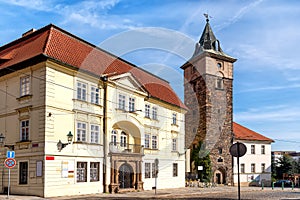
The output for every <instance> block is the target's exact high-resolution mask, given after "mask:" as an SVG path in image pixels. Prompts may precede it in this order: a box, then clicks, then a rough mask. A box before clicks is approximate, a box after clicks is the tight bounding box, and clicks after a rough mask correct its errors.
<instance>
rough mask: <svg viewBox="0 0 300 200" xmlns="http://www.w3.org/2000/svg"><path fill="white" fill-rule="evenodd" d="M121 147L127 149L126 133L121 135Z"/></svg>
mask: <svg viewBox="0 0 300 200" xmlns="http://www.w3.org/2000/svg"><path fill="white" fill-rule="evenodd" d="M120 146H121V147H127V134H126V133H125V132H124V131H122V132H121V135H120Z"/></svg>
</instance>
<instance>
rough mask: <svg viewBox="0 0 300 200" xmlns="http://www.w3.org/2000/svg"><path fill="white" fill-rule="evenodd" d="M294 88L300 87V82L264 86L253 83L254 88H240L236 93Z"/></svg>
mask: <svg viewBox="0 0 300 200" xmlns="http://www.w3.org/2000/svg"><path fill="white" fill-rule="evenodd" d="M294 88H300V84H291V85H279V86H264V87H253V85H252V89H245V90H239V91H238V92H236V93H235V94H240V93H244V92H259V91H275V90H287V89H294Z"/></svg>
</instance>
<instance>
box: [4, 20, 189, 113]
mask: <svg viewBox="0 0 300 200" xmlns="http://www.w3.org/2000/svg"><path fill="white" fill-rule="evenodd" d="M37 55H44V56H46V57H49V58H52V59H55V60H57V61H59V62H62V63H64V64H67V65H70V66H72V67H75V68H77V69H78V70H84V71H88V72H91V73H93V74H95V75H97V76H100V75H102V74H107V73H114V75H117V74H122V73H126V72H131V73H132V74H133V76H134V77H135V78H136V79H137V80H138V81H139V82H140V83H141V84H142V85H143V86H144V87H145V89H146V90H147V91H148V92H149V94H150V95H151V96H152V97H154V98H157V99H160V100H162V101H165V102H167V103H170V104H173V105H176V106H178V107H181V108H185V109H186V106H185V105H184V104H183V103H182V102H181V100H180V99H179V97H178V96H177V95H176V93H175V92H174V91H173V89H172V88H171V86H170V84H169V83H168V82H167V81H165V80H163V79H161V78H159V77H157V76H155V75H153V74H151V73H149V72H146V71H145V70H143V69H141V68H139V67H137V66H135V65H133V64H131V63H129V62H127V61H125V60H123V59H121V58H118V57H116V56H114V55H112V54H110V53H108V52H106V51H105V50H102V49H100V48H98V47H96V46H95V45H92V44H90V43H88V42H86V41H84V40H82V39H80V38H78V37H76V36H74V35H72V34H70V33H68V32H66V31H65V30H62V29H60V28H58V27H56V26H54V25H52V24H50V25H48V26H45V27H44V28H41V29H39V30H37V31H35V32H33V33H31V34H29V35H27V36H25V37H22V38H20V39H18V40H15V41H13V42H11V43H9V44H7V45H4V46H2V47H0V70H1V69H4V68H8V67H10V66H12V65H15V64H18V63H20V62H22V61H26V60H29V59H32V58H33V57H35V56H37Z"/></svg>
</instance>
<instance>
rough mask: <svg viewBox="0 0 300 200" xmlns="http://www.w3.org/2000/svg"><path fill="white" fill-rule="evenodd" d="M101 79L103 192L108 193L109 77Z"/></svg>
mask: <svg viewBox="0 0 300 200" xmlns="http://www.w3.org/2000/svg"><path fill="white" fill-rule="evenodd" d="M100 79H101V80H102V81H103V90H104V92H103V155H104V160H103V192H104V193H105V192H108V189H107V186H106V162H107V152H106V146H107V144H106V143H107V137H106V135H107V131H106V127H107V119H106V118H107V80H108V77H107V76H101V77H100Z"/></svg>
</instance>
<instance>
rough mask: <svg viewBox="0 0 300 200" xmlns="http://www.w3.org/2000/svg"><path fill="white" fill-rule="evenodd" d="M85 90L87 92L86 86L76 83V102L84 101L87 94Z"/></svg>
mask: <svg viewBox="0 0 300 200" xmlns="http://www.w3.org/2000/svg"><path fill="white" fill-rule="evenodd" d="M86 90H87V84H85V83H81V82H77V99H78V100H82V101H86V94H87V92H86Z"/></svg>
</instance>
